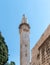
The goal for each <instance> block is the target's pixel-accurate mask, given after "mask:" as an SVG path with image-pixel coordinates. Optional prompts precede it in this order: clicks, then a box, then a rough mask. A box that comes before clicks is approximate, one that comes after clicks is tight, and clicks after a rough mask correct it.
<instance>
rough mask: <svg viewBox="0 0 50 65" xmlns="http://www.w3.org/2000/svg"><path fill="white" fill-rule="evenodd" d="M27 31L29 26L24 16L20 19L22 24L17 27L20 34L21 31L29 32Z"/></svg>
mask: <svg viewBox="0 0 50 65" xmlns="http://www.w3.org/2000/svg"><path fill="white" fill-rule="evenodd" d="M29 29H30V26H29V24H28V23H27V18H26V17H25V15H23V17H22V22H21V24H20V25H19V31H20V33H21V32H22V31H29Z"/></svg>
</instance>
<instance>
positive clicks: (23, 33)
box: [19, 15, 30, 65]
mask: <svg viewBox="0 0 50 65" xmlns="http://www.w3.org/2000/svg"><path fill="white" fill-rule="evenodd" d="M19 31H20V65H29V63H30V38H29V33H30V26H29V24H28V23H27V19H26V18H25V15H23V18H22V22H21V24H20V25H19Z"/></svg>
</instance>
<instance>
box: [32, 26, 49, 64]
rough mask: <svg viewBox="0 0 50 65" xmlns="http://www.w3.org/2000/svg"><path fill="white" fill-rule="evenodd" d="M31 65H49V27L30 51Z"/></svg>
mask: <svg viewBox="0 0 50 65" xmlns="http://www.w3.org/2000/svg"><path fill="white" fill-rule="evenodd" d="M31 65H50V25H49V26H48V28H47V29H46V31H45V32H44V34H43V35H42V36H41V38H40V40H39V41H38V42H37V43H36V45H35V47H34V48H33V49H32V59H31Z"/></svg>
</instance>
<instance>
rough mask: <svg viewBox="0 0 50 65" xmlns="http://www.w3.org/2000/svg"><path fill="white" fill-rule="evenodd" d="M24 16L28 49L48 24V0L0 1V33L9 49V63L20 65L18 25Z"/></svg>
mask: <svg viewBox="0 0 50 65" xmlns="http://www.w3.org/2000/svg"><path fill="white" fill-rule="evenodd" d="M23 14H25V15H26V17H27V19H28V23H29V24H30V27H31V29H30V49H32V48H33V47H34V45H35V44H36V42H37V41H38V40H39V38H40V37H41V35H42V34H43V32H44V31H45V29H46V28H47V26H48V25H49V24H50V0H0V31H1V32H2V35H3V36H4V38H5V41H6V43H7V45H8V48H9V54H10V56H9V62H10V61H15V63H16V65H20V36H19V29H18V27H19V24H20V23H21V20H22V15H23Z"/></svg>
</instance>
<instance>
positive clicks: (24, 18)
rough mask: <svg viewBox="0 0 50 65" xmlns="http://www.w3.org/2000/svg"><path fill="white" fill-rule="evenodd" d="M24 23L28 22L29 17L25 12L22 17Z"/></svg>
mask: <svg viewBox="0 0 50 65" xmlns="http://www.w3.org/2000/svg"><path fill="white" fill-rule="evenodd" d="M22 23H27V18H26V17H25V14H23V17H22Z"/></svg>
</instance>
